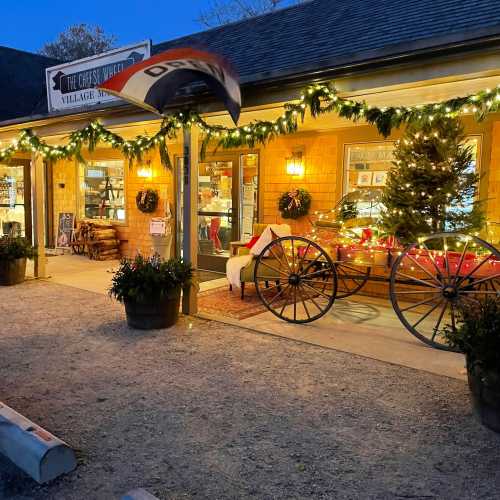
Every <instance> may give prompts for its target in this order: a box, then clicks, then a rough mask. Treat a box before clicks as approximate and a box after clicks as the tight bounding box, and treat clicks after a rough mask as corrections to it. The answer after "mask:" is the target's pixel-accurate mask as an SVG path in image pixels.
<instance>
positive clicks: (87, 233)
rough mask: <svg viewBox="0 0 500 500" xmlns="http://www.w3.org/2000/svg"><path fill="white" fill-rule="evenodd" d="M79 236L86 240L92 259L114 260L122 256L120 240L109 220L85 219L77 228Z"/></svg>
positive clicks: (80, 238) (86, 246)
mask: <svg viewBox="0 0 500 500" xmlns="http://www.w3.org/2000/svg"><path fill="white" fill-rule="evenodd" d="M77 234H78V238H79V240H80V241H82V240H83V241H84V242H85V248H86V251H87V253H88V256H89V258H90V259H94V260H113V259H119V258H120V240H119V239H118V235H117V232H116V229H115V228H114V227H113V226H112V225H111V223H109V222H105V221H94V220H83V221H80V222H79V225H78V229H77Z"/></svg>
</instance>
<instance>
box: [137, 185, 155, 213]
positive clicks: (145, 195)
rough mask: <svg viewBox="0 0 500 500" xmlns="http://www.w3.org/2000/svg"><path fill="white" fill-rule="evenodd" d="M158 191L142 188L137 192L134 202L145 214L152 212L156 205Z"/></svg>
mask: <svg viewBox="0 0 500 500" xmlns="http://www.w3.org/2000/svg"><path fill="white" fill-rule="evenodd" d="M158 200H159V196H158V191H156V190H154V189H143V190H141V191H139V192H138V193H137V196H136V197H135V203H136V205H137V208H138V209H139V210H140V211H141V212H144V213H146V214H148V213H151V212H154V211H155V210H156V208H157V207H158Z"/></svg>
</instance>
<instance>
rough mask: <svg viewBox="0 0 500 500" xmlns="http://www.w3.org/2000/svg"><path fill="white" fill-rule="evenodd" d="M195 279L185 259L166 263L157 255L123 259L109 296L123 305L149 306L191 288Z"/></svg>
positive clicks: (170, 260) (171, 260)
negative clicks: (136, 303)
mask: <svg viewBox="0 0 500 500" xmlns="http://www.w3.org/2000/svg"><path fill="white" fill-rule="evenodd" d="M192 277H193V269H192V268H191V265H190V264H188V263H185V262H183V261H182V259H169V260H167V261H164V260H162V259H160V258H159V256H158V255H154V256H152V257H149V258H148V257H143V256H142V255H137V256H136V257H135V259H133V260H130V259H123V260H122V261H121V263H120V267H119V268H118V270H117V271H116V272H115V273H114V275H113V279H112V285H111V288H110V290H109V294H110V295H111V296H112V297H114V298H115V299H117V300H118V301H120V302H123V301H125V300H130V301H133V302H138V303H143V304H144V303H149V302H152V301H155V300H158V299H160V298H162V297H165V296H169V295H170V294H172V293H178V292H179V290H180V289H182V288H183V287H185V286H187V285H189V284H190V283H191V280H192Z"/></svg>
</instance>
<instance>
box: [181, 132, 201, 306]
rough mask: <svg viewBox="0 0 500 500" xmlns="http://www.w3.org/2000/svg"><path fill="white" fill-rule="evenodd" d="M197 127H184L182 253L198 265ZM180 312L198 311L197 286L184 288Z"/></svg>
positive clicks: (194, 265)
mask: <svg viewBox="0 0 500 500" xmlns="http://www.w3.org/2000/svg"><path fill="white" fill-rule="evenodd" d="M198 135H199V131H198V127H195V126H193V127H191V128H190V129H184V172H183V183H184V189H183V197H184V211H183V233H184V234H183V243H182V253H183V258H184V260H185V261H186V262H190V263H191V265H192V266H193V267H194V268H195V269H196V268H197V267H198V151H199V149H198ZM182 312H183V313H184V314H196V313H197V312H198V286H192V287H189V288H188V289H186V290H184V293H183V299H182Z"/></svg>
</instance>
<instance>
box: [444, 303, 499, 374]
mask: <svg viewBox="0 0 500 500" xmlns="http://www.w3.org/2000/svg"><path fill="white" fill-rule="evenodd" d="M444 337H445V339H446V341H447V342H448V344H449V345H450V346H451V347H454V348H458V349H460V351H462V352H463V353H464V354H466V355H467V357H468V360H469V362H470V363H472V364H474V363H480V364H481V365H482V367H483V368H484V369H485V370H486V371H490V370H492V371H496V372H500V300H499V299H498V298H496V297H495V298H491V297H486V298H485V299H483V300H471V301H470V302H469V303H468V304H467V305H466V306H464V307H463V308H462V310H461V311H460V320H459V323H458V325H457V328H456V330H453V329H452V328H447V329H446V330H445V332H444Z"/></svg>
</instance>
